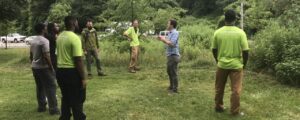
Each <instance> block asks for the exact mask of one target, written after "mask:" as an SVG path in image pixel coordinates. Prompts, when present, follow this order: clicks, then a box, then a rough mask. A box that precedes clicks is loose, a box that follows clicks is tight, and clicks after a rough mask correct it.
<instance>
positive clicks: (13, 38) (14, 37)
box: [1, 33, 26, 43]
mask: <svg viewBox="0 0 300 120" xmlns="http://www.w3.org/2000/svg"><path fill="white" fill-rule="evenodd" d="M25 38H26V36H23V35H20V34H19V33H10V34H8V35H7V36H1V41H2V42H4V43H5V42H14V43H19V42H24V41H25Z"/></svg>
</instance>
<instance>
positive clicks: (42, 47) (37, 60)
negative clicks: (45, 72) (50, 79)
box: [30, 36, 50, 69]
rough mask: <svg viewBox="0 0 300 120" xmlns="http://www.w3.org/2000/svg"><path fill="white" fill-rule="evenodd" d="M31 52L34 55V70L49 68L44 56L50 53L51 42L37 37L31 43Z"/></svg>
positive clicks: (32, 65)
mask: <svg viewBox="0 0 300 120" xmlns="http://www.w3.org/2000/svg"><path fill="white" fill-rule="evenodd" d="M30 52H31V53H32V57H33V59H32V64H31V67H32V68H33V69H44V68H49V66H48V64H47V61H46V59H45V58H44V54H46V53H49V52H50V48H49V41H48V40H47V39H46V38H45V37H43V36H37V37H35V38H34V39H33V40H32V41H31V42H30Z"/></svg>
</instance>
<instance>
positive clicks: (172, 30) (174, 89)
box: [159, 20, 180, 93]
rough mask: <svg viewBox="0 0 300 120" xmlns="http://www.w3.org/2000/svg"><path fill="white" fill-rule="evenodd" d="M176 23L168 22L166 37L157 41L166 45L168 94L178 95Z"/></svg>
mask: <svg viewBox="0 0 300 120" xmlns="http://www.w3.org/2000/svg"><path fill="white" fill-rule="evenodd" d="M176 27H177V21H176V20H169V21H168V27H167V29H168V31H169V34H168V37H167V38H166V37H164V36H159V40H160V41H162V42H163V43H165V44H166V55H167V59H168V62H167V73H168V75H169V80H170V86H169V88H168V90H169V92H170V93H178V73H177V71H178V64H179V62H180V54H179V32H178V31H177V30H176Z"/></svg>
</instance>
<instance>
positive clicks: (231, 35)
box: [212, 26, 249, 69]
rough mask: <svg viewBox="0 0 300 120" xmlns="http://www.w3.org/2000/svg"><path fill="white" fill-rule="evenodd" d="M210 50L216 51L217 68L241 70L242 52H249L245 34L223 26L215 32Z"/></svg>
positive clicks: (237, 29) (235, 28) (239, 30)
mask: <svg viewBox="0 0 300 120" xmlns="http://www.w3.org/2000/svg"><path fill="white" fill-rule="evenodd" d="M212 49H218V67H220V68H223V69H241V68H243V66H244V65H243V59H242V51H245V50H249V46H248V41H247V36H246V33H245V32H244V31H243V30H241V29H240V28H238V27H235V26H224V27H222V28H220V29H219V30H217V31H216V32H215V34H214V37H213V42H212Z"/></svg>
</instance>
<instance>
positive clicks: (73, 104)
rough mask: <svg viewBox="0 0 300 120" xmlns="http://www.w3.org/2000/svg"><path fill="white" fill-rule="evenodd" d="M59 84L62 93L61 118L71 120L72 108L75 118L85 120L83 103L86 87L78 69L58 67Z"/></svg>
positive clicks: (75, 119)
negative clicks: (84, 87)
mask: <svg viewBox="0 0 300 120" xmlns="http://www.w3.org/2000/svg"><path fill="white" fill-rule="evenodd" d="M56 75H57V80H58V85H59V87H60V89H61V93H62V102H61V116H60V118H59V119H60V120H70V117H71V115H72V114H71V110H72V113H73V118H74V120H85V119H86V116H85V114H84V113H83V103H84V101H85V89H83V87H82V81H81V78H80V76H79V73H78V71H77V70H76V69H74V68H71V69H61V68H58V69H57V73H56Z"/></svg>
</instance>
